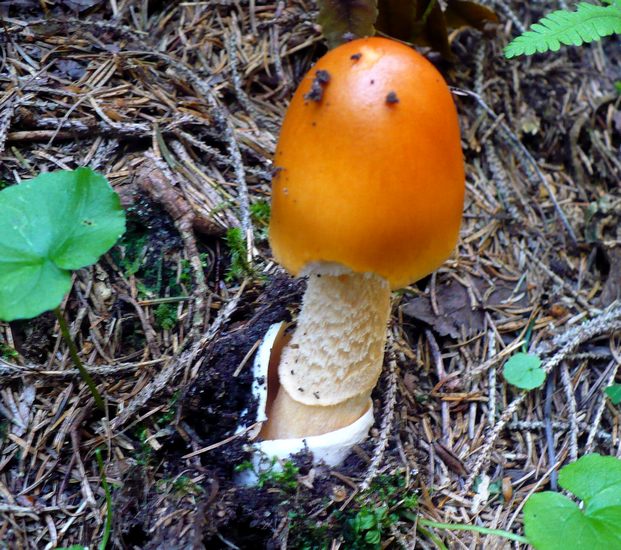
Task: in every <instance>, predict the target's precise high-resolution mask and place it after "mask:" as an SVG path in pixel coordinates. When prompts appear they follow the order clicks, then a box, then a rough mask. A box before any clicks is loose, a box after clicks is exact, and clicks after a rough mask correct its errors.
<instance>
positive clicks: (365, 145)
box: [261, 38, 465, 440]
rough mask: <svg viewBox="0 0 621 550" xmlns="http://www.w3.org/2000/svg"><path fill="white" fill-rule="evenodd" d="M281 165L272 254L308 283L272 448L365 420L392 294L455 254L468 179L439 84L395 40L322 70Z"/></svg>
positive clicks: (286, 363)
mask: <svg viewBox="0 0 621 550" xmlns="http://www.w3.org/2000/svg"><path fill="white" fill-rule="evenodd" d="M274 162H275V165H276V171H275V176H274V179H273V190H272V217H271V222H270V230H269V238H270V244H271V247H272V251H273V254H274V257H275V259H276V260H277V261H278V262H279V263H280V264H281V265H282V266H284V267H285V268H286V269H287V270H288V271H289V272H290V273H291V274H293V275H295V276H305V277H307V278H308V284H307V290H306V293H305V295H304V299H303V304H302V309H301V312H300V314H299V317H298V320H297V327H296V329H295V331H294V333H293V335H292V336H291V339H290V341H289V342H288V344H287V345H286V346H285V347H284V349H283V351H282V354H281V359H280V363H279V365H278V379H279V384H280V387H279V389H278V393H277V395H276V397H275V399H274V400H273V402H272V403H271V405H270V406H269V407H268V411H267V417H268V420H267V421H266V422H265V423H264V425H263V429H262V432H261V437H262V438H263V439H264V440H272V439H288V438H301V437H307V436H316V435H320V434H325V433H327V432H331V431H334V430H338V429H340V428H343V427H345V426H348V425H350V424H352V423H354V422H355V421H356V420H357V419H359V418H360V417H361V416H363V415H364V414H365V413H366V412H367V411H368V409H369V407H371V400H370V396H371V392H372V390H373V388H374V387H375V385H376V383H377V380H378V378H379V376H380V373H381V369H382V363H383V355H384V346H385V342H386V331H387V324H388V320H389V315H390V292H391V289H398V288H402V287H404V286H406V285H408V284H411V283H412V282H414V281H417V280H419V279H421V278H422V277H424V276H425V275H428V274H429V273H431V272H432V271H433V270H435V269H437V268H438V267H439V266H440V265H441V264H442V263H443V262H444V261H445V260H446V258H447V257H448V256H449V255H450V254H451V252H452V250H453V249H454V247H455V244H456V242H457V237H458V233H459V227H460V223H461V215H462V209H463V199H464V179H465V178H464V163H463V155H462V151H461V143H460V132H459V124H458V118H457V112H456V109H455V105H454V103H453V100H452V97H451V93H450V91H449V89H448V87H447V85H446V83H445V82H444V80H443V78H442V76H441V75H440V73H439V72H438V71H437V70H436V69H435V68H434V66H433V65H432V64H431V63H430V62H429V61H427V60H426V59H425V58H424V57H423V56H421V55H420V54H418V53H417V52H415V51H414V50H412V49H411V48H409V47H407V46H405V45H403V44H401V43H398V42H395V41H392V40H388V39H384V38H365V39H359V40H354V41H352V42H348V43H346V44H344V45H342V46H339V47H337V48H335V49H334V50H332V51H330V52H328V53H327V54H326V55H325V56H324V57H322V58H321V59H320V60H319V61H318V62H317V64H316V65H315V66H314V68H313V69H311V71H310V72H309V73H308V74H307V75H306V76H305V77H304V79H303V81H302V83H301V84H300V86H299V88H298V89H297V91H296V93H295V95H294V97H293V99H292V101H291V104H290V106H289V108H288V110H287V113H286V116H285V119H284V122H283V126H282V131H281V135H280V139H279V142H278V147H277V150H276V156H275V161H274Z"/></svg>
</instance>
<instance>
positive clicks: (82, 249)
mask: <svg viewBox="0 0 621 550" xmlns="http://www.w3.org/2000/svg"><path fill="white" fill-rule="evenodd" d="M124 231H125V214H124V212H123V209H122V208H121V204H120V201H119V197H118V195H117V194H116V193H115V192H114V190H113V189H112V187H111V186H110V184H109V183H108V181H107V180H106V178H104V177H103V176H101V175H99V174H96V173H95V172H93V171H92V170H90V169H89V168H78V169H77V170H61V171H57V172H49V173H45V174H41V175H40V176H38V177H36V178H34V179H32V180H29V181H26V182H24V183H22V184H20V185H13V186H11V187H7V188H6V189H3V190H2V191H0V319H3V320H5V321H12V320H13V319H29V318H32V317H36V316H37V315H40V314H41V313H43V312H44V311H47V310H50V309H53V308H55V307H57V306H58V305H59V304H60V302H61V300H62V298H63V296H64V295H65V294H66V293H67V292H68V291H69V288H70V286H71V273H70V271H71V270H74V269H79V268H81V267H85V266H87V265H90V264H93V263H95V262H96V261H97V260H98V258H99V257H100V256H101V255H102V254H103V253H105V252H106V251H107V250H109V249H110V248H111V247H112V246H113V245H114V243H115V242H116V241H117V240H118V238H119V237H120V236H121V235H122V234H123V232H124Z"/></svg>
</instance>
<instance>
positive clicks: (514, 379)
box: [503, 352, 546, 390]
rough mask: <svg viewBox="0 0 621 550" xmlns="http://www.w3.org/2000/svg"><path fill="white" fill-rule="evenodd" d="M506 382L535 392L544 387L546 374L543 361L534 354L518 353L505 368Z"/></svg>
mask: <svg viewBox="0 0 621 550" xmlns="http://www.w3.org/2000/svg"><path fill="white" fill-rule="evenodd" d="M503 375H504V377H505V380H506V381H507V382H509V384H511V385H512V386H516V387H517V388H520V389H522V390H534V389H535V388H539V387H541V386H542V385H543V383H544V381H545V379H546V373H545V371H544V370H543V368H542V367H541V359H539V357H537V356H536V355H533V354H532V353H523V352H520V353H516V354H515V355H513V356H512V357H511V358H510V359H509V360H508V361H507V362H506V363H505V366H504V370H503Z"/></svg>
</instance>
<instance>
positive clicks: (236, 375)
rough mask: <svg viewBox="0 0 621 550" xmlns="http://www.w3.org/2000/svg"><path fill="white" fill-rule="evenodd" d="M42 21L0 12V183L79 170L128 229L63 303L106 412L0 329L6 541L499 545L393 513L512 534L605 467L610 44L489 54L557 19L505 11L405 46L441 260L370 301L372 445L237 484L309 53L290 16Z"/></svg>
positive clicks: (616, 192)
mask: <svg viewBox="0 0 621 550" xmlns="http://www.w3.org/2000/svg"><path fill="white" fill-rule="evenodd" d="M44 4H46V3H45V2H38V1H34V0H32V1H31V0H17V1H10V2H0V50H1V52H2V55H1V57H0V181H2V182H5V183H4V184H3V185H6V184H13V183H16V182H19V181H21V180H23V179H28V178H31V177H34V176H35V175H37V174H38V173H40V172H43V171H49V170H56V169H66V168H75V167H78V166H90V167H91V168H93V169H95V170H98V171H101V172H102V173H104V174H105V175H106V176H107V177H108V179H109V181H110V182H111V183H112V185H113V186H114V187H115V189H116V190H117V191H118V192H119V194H120V195H121V197H122V201H123V204H124V206H125V207H126V212H127V219H128V225H127V232H126V234H125V235H124V237H123V238H122V240H121V241H120V242H119V244H118V245H117V246H116V247H115V248H114V249H112V250H111V251H110V253H108V254H106V255H105V256H104V257H103V258H102V259H101V261H100V262H99V263H97V264H96V265H95V266H93V267H92V268H88V269H83V270H80V271H78V272H76V273H75V276H74V282H73V288H72V291H71V293H70V294H69V295H68V296H67V298H66V300H65V302H64V303H63V309H64V311H65V314H66V317H67V318H68V320H69V321H70V324H71V330H72V334H73V335H74V338H75V341H76V343H77V345H78V348H79V350H80V355H81V357H82V359H83V360H84V362H85V363H86V364H87V366H88V368H89V370H90V372H91V373H92V375H93V376H94V377H95V380H96V382H97V384H98V387H99V389H100V391H101V393H102V394H103V395H104V397H105V399H106V403H107V407H108V410H107V413H106V414H105V415H102V414H101V413H99V412H98V411H97V409H96V408H94V406H93V400H92V397H91V395H90V393H89V392H88V389H87V387H86V386H85V384H84V383H82V382H81V379H80V378H79V377H78V373H77V371H76V370H75V369H74V368H73V366H72V364H71V361H70V358H69V354H68V350H67V348H66V346H65V344H64V343H63V342H62V341H61V338H60V335H59V331H58V327H57V326H56V324H55V318H54V316H53V315H52V314H51V313H50V314H44V315H42V316H40V317H38V318H37V319H35V320H32V321H19V322H13V323H10V324H8V323H4V324H3V323H0V413H1V414H0V427H1V430H0V548H7V549H22V548H24V549H26V548H27V549H31V548H32V549H35V548H36V549H39V548H41V549H54V548H57V547H68V546H70V545H72V544H81V545H86V546H89V547H90V548H95V547H96V546H97V545H98V544H100V542H101V541H102V538H103V537H104V535H105V533H106V532H107V531H108V530H109V529H108V528H107V527H106V518H107V517H108V513H107V512H108V510H110V511H111V513H110V517H111V518H112V524H111V529H110V541H109V547H114V548H141V549H142V548H144V549H147V548H148V549H156V548H157V549H181V548H203V547H204V548H209V549H217V548H242V549H257V548H339V547H340V548H376V547H379V546H378V537H379V541H381V542H380V543H379V544H381V547H382V548H399V547H405V548H414V547H421V548H433V547H435V545H436V544H437V541H438V540H443V541H444V544H445V545H446V546H448V547H449V548H475V547H476V548H479V547H487V548H501V547H503V545H504V544H507V546H508V543H505V542H503V539H500V538H498V537H495V536H490V535H485V536H484V535H480V534H477V533H473V532H447V531H445V530H442V529H431V528H430V527H426V528H425V529H422V528H421V527H420V526H417V521H416V518H417V517H420V518H427V519H429V520H434V521H443V522H459V523H468V524H472V525H480V526H485V527H488V528H499V529H506V530H509V531H512V532H515V533H522V514H521V510H522V508H523V506H524V502H525V500H526V499H527V497H528V496H529V495H530V494H532V493H533V492H535V491H539V490H541V489H545V488H550V487H551V486H552V487H554V486H555V483H556V472H557V471H558V469H559V468H560V467H561V466H562V465H564V464H567V463H568V462H571V461H574V460H576V458H578V457H579V456H581V455H583V454H585V453H590V452H599V453H601V454H606V455H614V456H617V457H621V430H620V428H621V426H620V415H619V409H618V408H617V407H615V406H613V405H612V404H611V402H610V400H608V399H607V397H606V395H605V393H604V390H605V388H606V387H607V386H610V385H611V384H612V383H613V382H614V381H615V377H617V370H618V367H619V365H620V364H621V334H620V331H621V307H620V306H619V303H618V302H616V304H615V300H618V299H619V298H620V297H621V186H620V181H621V155H620V148H621V96H620V94H619V93H618V92H617V91H615V82H618V81H621V49H620V47H619V41H618V40H614V39H610V40H604V41H603V42H602V43H597V44H593V45H589V46H585V47H582V48H564V49H563V50H562V51H561V52H558V53H553V54H546V55H537V56H534V57H532V58H518V59H513V60H506V59H504V57H503V55H502V47H503V46H504V45H505V44H506V43H507V41H508V39H509V37H511V36H515V35H516V34H517V33H518V29H517V28H516V27H519V25H520V23H521V24H525V25H527V24H529V23H530V22H532V21H533V20H535V19H537V18H538V17H540V16H541V15H542V14H543V13H544V10H549V9H550V4H556V3H554V2H552V3H549V2H541V1H538V2H527V3H526V2H518V1H516V0H507V1H503V0H500V1H490V2H487V3H486V4H487V5H489V6H491V7H492V8H493V9H495V10H496V11H497V13H498V15H499V18H500V20H501V24H500V25H499V26H498V27H497V30H496V33H495V35H493V36H484V35H483V34H481V33H479V32H478V31H474V30H471V29H466V30H462V31H460V32H456V33H453V34H452V35H451V48H452V51H453V53H454V55H455V58H456V59H455V61H454V62H453V63H448V62H445V61H443V60H442V59H440V57H439V56H438V55H437V54H433V53H431V54H430V55H429V57H430V59H431V60H432V61H433V62H434V63H435V64H436V65H437V66H438V68H439V69H440V70H441V72H442V73H443V74H444V75H445V78H446V79H447V81H448V82H449V84H450V85H451V86H453V87H454V88H456V89H457V90H456V92H455V94H454V97H455V102H456V104H457V107H458V110H459V115H460V122H461V129H462V141H463V145H464V154H465V157H466V163H467V166H466V170H467V192H466V203H465V210H464V212H465V214H464V222H463V225H462V230H461V238H460V242H459V245H458V248H457V250H456V252H455V254H454V255H453V256H452V258H451V259H450V260H448V261H447V262H446V263H445V264H444V266H443V267H442V268H441V269H439V270H438V271H437V272H436V273H435V274H434V275H433V276H431V277H428V278H426V279H425V280H423V281H421V282H419V283H418V284H416V285H412V286H410V287H408V288H406V289H404V290H403V291H400V292H399V293H396V294H395V295H394V297H393V306H392V307H393V309H392V318H391V323H390V329H389V330H390V336H391V337H390V339H389V341H390V345H389V349H388V353H387V356H386V365H385V366H386V368H385V371H384V374H383V375H382V378H381V380H380V384H379V386H378V388H377V389H376V391H375V393H374V395H373V397H374V400H375V410H376V425H375V427H374V428H373V430H372V432H371V437H370V438H369V440H368V442H367V443H365V444H364V445H362V446H359V447H356V448H355V449H354V452H352V454H351V456H350V457H349V458H348V459H347V461H346V462H345V463H344V465H343V466H342V467H339V468H333V469H330V468H327V467H325V466H312V463H311V462H310V461H309V457H307V456H300V457H298V458H297V459H296V460H295V461H294V463H293V464H290V465H289V468H288V470H286V471H285V474H282V475H272V476H267V477H266V479H264V480H263V481H264V483H263V484H262V485H263V486H262V487H260V488H241V487H239V486H237V485H236V484H235V480H234V478H235V472H236V468H237V467H239V465H243V464H244V463H245V461H247V460H248V457H249V453H248V440H247V435H246V434H245V433H241V434H237V435H236V429H237V427H238V426H239V424H240V422H242V421H243V420H244V415H246V416H248V415H251V414H252V412H253V411H252V406H251V403H252V400H251V397H250V384H251V368H250V365H251V359H252V354H253V352H254V351H255V349H256V345H257V343H258V342H259V341H260V340H261V338H262V336H263V335H264V334H265V331H266V330H267V328H268V327H269V326H270V324H272V323H274V322H277V321H281V320H292V319H293V320H295V316H296V312H297V311H298V309H299V302H300V297H301V293H302V291H303V287H304V282H303V281H297V280H293V279H291V278H289V277H288V276H287V275H286V274H285V273H284V272H283V271H282V269H281V268H280V267H279V266H277V265H276V264H275V263H274V262H273V261H271V259H270V250H269V246H268V243H267V240H266V229H267V221H268V218H269V193H270V180H271V171H272V160H271V159H272V154H273V152H274V148H275V144H276V140H277V136H278V131H279V127H280V124H281V121H282V118H283V114H284V111H285V109H286V107H287V104H288V101H289V99H290V98H291V95H292V93H293V91H294V90H295V87H296V86H297V84H298V82H299V81H300V79H301V77H302V76H303V75H304V73H305V72H306V71H307V70H308V69H309V68H310V67H311V64H312V63H313V62H314V61H315V60H316V59H317V58H318V57H319V56H321V55H322V54H323V53H324V52H325V51H326V47H325V44H324V42H323V39H322V36H321V29H320V28H319V27H318V26H317V25H316V22H315V18H316V7H315V5H314V2H312V1H311V0H289V1H287V2H276V1H274V2H263V1H258V0H257V1H256V2H255V1H253V0H250V1H246V0H241V1H239V2H233V1H228V0H226V1H225V0H213V1H207V2H172V3H167V2H158V1H151V2H149V1H146V0H145V1H140V0H110V1H107V0H64V1H56V2H47V5H48V11H47V13H45V12H43V11H42V5H44ZM552 7H554V8H556V7H558V6H557V5H554V6H552ZM460 90H461V91H460ZM241 224H245V225H249V226H251V227H252V231H253V236H254V239H253V240H254V246H253V250H252V253H253V259H252V263H251V265H248V264H247V263H246V262H245V260H244V258H245V250H244V244H243V239H242V238H240V235H239V234H238V233H235V232H230V231H229V233H228V238H227V237H226V235H227V230H229V229H230V228H233V227H239V226H240V225H241ZM615 331H616V336H615ZM523 349H527V350H529V351H530V352H531V353H533V354H536V355H538V356H539V357H540V358H541V360H542V364H543V367H544V368H545V370H546V372H547V373H548V377H547V381H546V383H545V385H544V386H543V387H541V388H540V389H536V390H533V391H530V392H524V391H521V390H518V389H517V388H515V387H512V386H510V385H508V384H507V383H506V382H505V380H504V378H503V376H502V367H503V365H504V363H505V362H506V361H507V359H508V358H509V357H510V356H511V355H512V354H514V353H515V352H517V351H520V350H523ZM96 449H100V456H101V458H102V465H103V468H102V469H101V468H100V466H98V462H97V454H96V452H95V451H96ZM104 479H105V480H107V487H108V488H107V490H106V488H105V487H104V483H102V480H104ZM368 483H370V484H371V488H370V489H366V490H365V489H364V487H365V486H366V485H365V484H368ZM106 491H108V493H109V496H110V498H111V505H108V503H107V494H106ZM378 510H379V511H381V510H386V514H385V515H382V514H381V513H380V514H379V515H377V514H375V512H376V511H378ZM374 514H375V515H374ZM369 518H370V519H369ZM417 527H418V528H417ZM434 541H436V542H434ZM512 544H515V545H517V546H519V545H518V544H517V543H512Z"/></svg>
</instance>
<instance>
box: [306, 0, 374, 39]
mask: <svg viewBox="0 0 621 550" xmlns="http://www.w3.org/2000/svg"><path fill="white" fill-rule="evenodd" d="M376 19H377V0H319V15H318V17H317V22H318V23H319V24H320V25H321V28H322V30H323V35H324V37H325V39H326V41H327V42H328V46H329V47H330V48H334V47H336V46H338V45H339V44H342V43H343V42H347V41H348V40H351V39H353V38H361V37H363V36H373V35H374V34H375V29H374V28H373V25H374V24H375V20H376Z"/></svg>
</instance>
